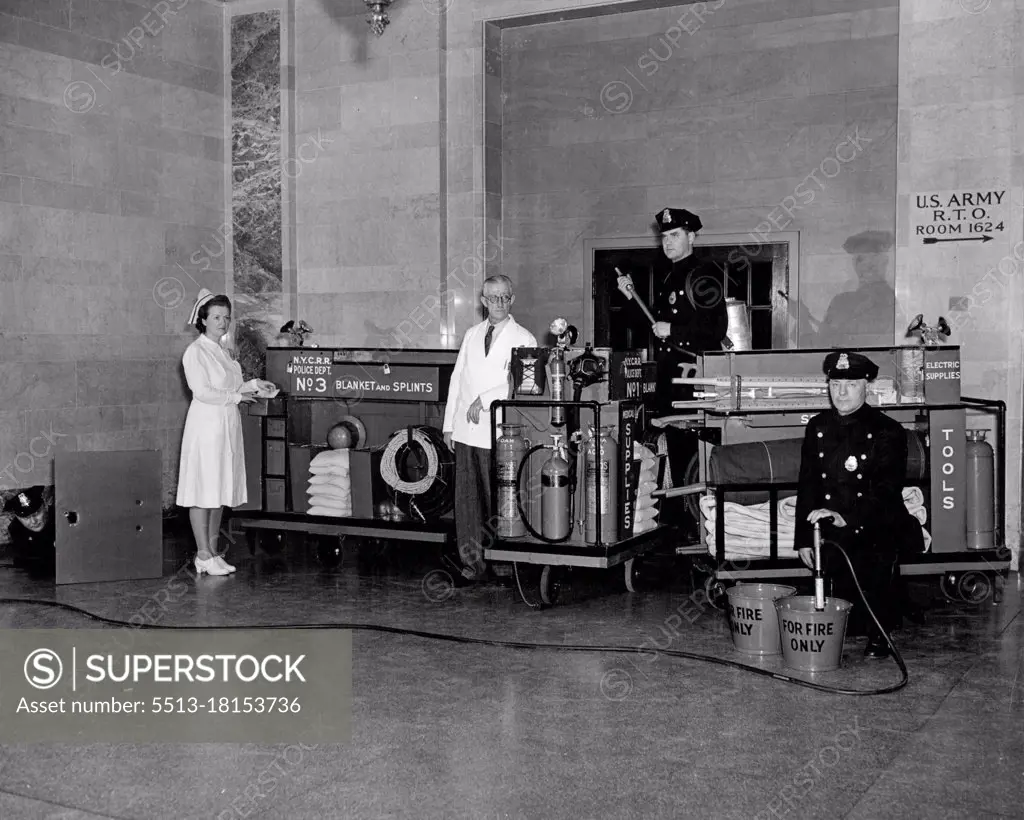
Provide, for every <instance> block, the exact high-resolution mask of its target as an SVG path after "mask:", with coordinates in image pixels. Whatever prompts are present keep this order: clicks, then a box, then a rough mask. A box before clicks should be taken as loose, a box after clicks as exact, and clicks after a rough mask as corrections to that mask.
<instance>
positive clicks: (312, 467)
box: [307, 450, 352, 518]
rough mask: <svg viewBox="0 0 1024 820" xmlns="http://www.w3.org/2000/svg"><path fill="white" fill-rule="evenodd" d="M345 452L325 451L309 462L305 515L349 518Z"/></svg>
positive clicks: (349, 477)
mask: <svg viewBox="0 0 1024 820" xmlns="http://www.w3.org/2000/svg"><path fill="white" fill-rule="evenodd" d="M348 452H349V451H348V450H325V451H324V452H322V453H320V454H319V455H317V456H316V457H315V458H314V459H313V460H312V461H311V462H310V463H309V489H308V490H307V494H308V495H309V510H308V513H309V515H333V516H336V517H339V518H343V517H349V518H350V517H351V516H352V478H351V476H350V475H349V464H348Z"/></svg>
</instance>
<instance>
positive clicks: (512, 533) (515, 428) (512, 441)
mask: <svg viewBox="0 0 1024 820" xmlns="http://www.w3.org/2000/svg"><path fill="white" fill-rule="evenodd" d="M529 447H530V442H529V441H527V440H526V439H525V438H523V425H521V424H502V425H501V435H500V436H499V437H498V441H497V449H496V455H495V460H496V468H497V477H498V521H497V531H498V535H499V536H500V537H502V538H519V537H520V536H523V535H526V525H525V524H524V523H523V519H522V518H521V517H520V515H519V486H518V483H519V482H518V477H519V465H520V464H521V463H522V461H523V459H524V458H525V457H526V451H527V450H528V449H529Z"/></svg>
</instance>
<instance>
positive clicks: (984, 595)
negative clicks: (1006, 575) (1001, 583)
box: [958, 571, 995, 604]
mask: <svg viewBox="0 0 1024 820" xmlns="http://www.w3.org/2000/svg"><path fill="white" fill-rule="evenodd" d="M994 587H995V584H993V583H992V579H991V578H989V576H988V575H986V574H985V573H984V572H978V571H971V572H965V573H964V574H963V576H962V577H961V578H960V584H959V585H958V591H959V593H960V600H962V601H965V602H966V603H968V604H980V603H983V602H985V601H987V600H988V599H989V598H991V597H992V593H993V590H994Z"/></svg>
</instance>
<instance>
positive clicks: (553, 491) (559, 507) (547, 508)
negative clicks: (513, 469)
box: [540, 433, 572, 541]
mask: <svg viewBox="0 0 1024 820" xmlns="http://www.w3.org/2000/svg"><path fill="white" fill-rule="evenodd" d="M551 438H552V439H554V443H553V444H552V446H551V451H552V452H551V458H549V459H548V460H547V461H546V462H544V466H543V467H541V471H540V507H541V534H542V535H543V537H544V540H546V541H564V540H565V539H566V538H568V537H569V534H570V533H571V532H572V525H571V523H570V522H571V520H572V493H571V492H570V488H569V458H568V454H567V453H566V451H565V446H564V445H563V444H562V436H561V435H560V434H558V433H554V434H552V436H551Z"/></svg>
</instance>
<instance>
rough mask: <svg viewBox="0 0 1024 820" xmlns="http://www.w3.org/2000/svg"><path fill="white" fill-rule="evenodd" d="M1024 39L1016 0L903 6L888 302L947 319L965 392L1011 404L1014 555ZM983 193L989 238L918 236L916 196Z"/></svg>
mask: <svg viewBox="0 0 1024 820" xmlns="http://www.w3.org/2000/svg"><path fill="white" fill-rule="evenodd" d="M1022 34H1024V3H1021V2H1020V0H1016V1H1015V0H901V2H900V65H899V104H900V138H899V163H898V166H897V167H898V177H897V193H898V197H899V200H898V217H897V237H898V239H897V247H896V296H897V299H898V301H899V303H900V304H901V305H902V307H903V310H904V311H905V312H906V313H909V314H911V315H913V314H916V313H920V312H922V311H923V312H924V313H925V314H926V315H927V316H929V317H935V316H937V315H939V314H945V315H946V316H947V317H948V318H949V319H950V323H951V325H952V326H953V329H954V336H953V338H952V341H953V342H955V343H957V344H959V345H961V346H962V355H963V362H962V370H961V373H962V383H963V392H964V394H965V395H969V396H979V397H982V398H988V399H999V400H1002V401H1005V402H1006V404H1007V413H1008V419H1007V428H1008V442H1007V448H1006V452H1007V455H1008V458H1007V501H1008V503H1007V516H1006V523H1007V533H1008V542H1009V543H1010V544H1011V545H1013V546H1014V547H1015V549H1016V548H1017V546H1018V544H1019V541H1020V531H1021V530H1020V516H1021V506H1020V498H1021V446H1022V442H1021V424H1022V385H1024V364H1022V345H1024V286H1022V282H1021V274H1022V272H1024V250H1022V248H1024V246H1020V245H1019V244H1018V243H1020V242H1021V240H1022V239H1024V197H1022V186H1024V148H1022V142H1021V139H1020V137H1021V135H1022V131H1021V129H1022V127H1024V86H1022V85H1021V84H1020V81H1019V79H1020V77H1021V76H1022V74H1021V72H1022V70H1024V47H1022V46H1021V42H1022V39H1021V35H1022ZM988 189H999V190H1007V191H1008V192H1009V197H1010V207H1009V218H1008V220H1007V229H1006V230H1005V231H1002V232H998V233H997V234H996V235H995V237H994V239H993V240H992V241H990V242H950V243H941V244H935V245H925V244H923V243H922V242H921V240H920V238H918V237H917V236H915V231H914V230H912V222H913V220H912V214H911V211H912V208H913V205H914V202H915V197H916V195H917V194H918V193H921V192H930V191H949V190H968V191H970V190H978V191H984V190H988ZM972 424H973V425H976V426H980V425H981V421H980V420H976V421H975V422H973V423H972ZM1017 559H1018V560H1019V553H1018V555H1017Z"/></svg>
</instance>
